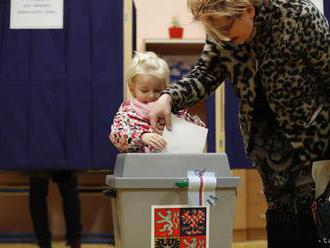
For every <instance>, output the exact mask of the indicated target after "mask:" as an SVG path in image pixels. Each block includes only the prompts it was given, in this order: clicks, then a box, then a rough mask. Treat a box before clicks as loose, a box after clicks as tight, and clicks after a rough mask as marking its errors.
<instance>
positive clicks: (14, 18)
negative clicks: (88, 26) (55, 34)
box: [10, 0, 63, 29]
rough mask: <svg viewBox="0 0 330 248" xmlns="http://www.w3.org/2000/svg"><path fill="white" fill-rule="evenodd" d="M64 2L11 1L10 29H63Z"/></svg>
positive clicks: (38, 0)
mask: <svg viewBox="0 0 330 248" xmlns="http://www.w3.org/2000/svg"><path fill="white" fill-rule="evenodd" d="M62 28H63V0H11V5H10V29H62Z"/></svg>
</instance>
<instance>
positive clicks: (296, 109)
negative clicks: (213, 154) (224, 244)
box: [163, 0, 330, 161]
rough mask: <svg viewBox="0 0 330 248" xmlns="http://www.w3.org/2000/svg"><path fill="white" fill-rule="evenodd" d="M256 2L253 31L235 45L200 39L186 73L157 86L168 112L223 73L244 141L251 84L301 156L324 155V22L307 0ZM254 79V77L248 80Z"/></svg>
mask: <svg viewBox="0 0 330 248" xmlns="http://www.w3.org/2000/svg"><path fill="white" fill-rule="evenodd" d="M267 2H268V3H267V4H261V5H260V6H256V17H255V22H254V25H255V35H254V37H253V38H252V39H251V40H250V41H249V42H247V43H245V44H243V45H237V46H236V45H233V44H231V43H225V44H222V45H220V44H217V43H215V42H214V41H212V40H207V41H206V44H205V47H204V50H203V53H202V55H201V57H200V59H199V61H198V62H197V64H196V65H195V66H194V67H193V69H192V71H191V72H190V74H188V75H187V76H186V77H185V78H184V79H182V80H181V81H179V82H178V83H177V84H175V85H174V86H172V87H171V88H170V89H168V90H166V91H164V92H163V93H167V94H170V95H171V96H172V98H173V103H174V104H173V111H178V110H179V109H181V108H183V107H186V106H191V105H193V104H195V103H196V102H198V101H200V100H201V99H203V98H205V97H207V96H208V95H210V94H211V93H213V92H214V91H215V90H216V88H217V87H218V86H219V85H220V84H221V83H222V82H223V81H224V80H225V79H229V80H230V82H231V83H232V86H233V88H234V92H235V94H236V96H237V97H238V98H239V101H240V114H239V118H240V124H241V131H242V133H243V139H244V143H245V148H246V151H247V153H248V154H250V153H251V151H252V147H251V143H250V139H251V137H252V136H253V135H254V134H253V132H251V126H252V124H253V125H254V124H255V125H257V124H258V123H254V121H253V112H254V102H255V98H256V84H257V81H259V82H258V83H260V84H261V88H262V91H263V93H264V94H265V97H266V100H267V102H268V104H269V106H270V108H271V110H272V111H273V112H274V115H275V118H276V120H277V121H278V123H279V125H280V127H281V128H282V129H283V130H284V134H285V136H286V138H287V139H288V141H289V142H290V143H291V145H292V146H293V147H294V149H295V150H296V151H297V152H298V155H299V156H300V159H301V160H302V161H309V160H320V159H324V158H326V154H325V153H326V151H327V145H328V137H329V135H330V134H329V129H330V127H329V104H327V102H328V99H327V97H328V96H329V86H330V31H329V24H328V22H327V20H326V19H325V17H324V16H323V15H322V14H321V13H320V11H319V10H318V9H317V8H316V7H315V6H314V5H313V3H311V2H310V1H309V0H290V1H287V0H269V1H267ZM256 78H259V80H257V81H256V80H255V79H256Z"/></svg>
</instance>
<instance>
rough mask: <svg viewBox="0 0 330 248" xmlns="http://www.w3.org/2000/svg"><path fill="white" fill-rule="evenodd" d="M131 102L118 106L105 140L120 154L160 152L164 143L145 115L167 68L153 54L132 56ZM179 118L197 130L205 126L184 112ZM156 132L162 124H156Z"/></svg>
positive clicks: (129, 76) (165, 78) (165, 83)
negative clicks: (108, 140)
mask: <svg viewBox="0 0 330 248" xmlns="http://www.w3.org/2000/svg"><path fill="white" fill-rule="evenodd" d="M127 82H128V87H129V90H130V93H131V95H132V97H131V99H130V100H128V101H125V102H123V103H122V104H121V106H120V108H119V110H118V112H117V113H116V115H115V117H114V120H113V124H112V126H111V133H110V135H109V138H110V140H111V142H112V143H113V144H114V146H115V147H116V148H117V149H118V150H119V151H120V152H160V151H162V150H164V149H165V147H166V141H165V139H164V138H163V137H162V136H161V135H160V134H158V133H156V132H155V131H154V130H153V129H152V128H151V126H150V121H149V119H148V114H149V110H150V108H151V106H152V105H153V103H154V102H155V101H156V100H157V99H158V98H159V97H160V95H161V92H162V91H163V90H164V89H166V88H167V86H168V82H169V67H168V65H167V63H166V62H165V60H163V59H161V58H159V57H158V56H157V55H156V54H155V53H153V52H145V53H139V52H136V53H135V56H134V58H133V60H132V63H131V65H130V67H129V69H128V72H127ZM176 115H177V116H178V117H179V118H184V119H185V120H186V121H189V122H191V123H194V124H196V125H199V126H203V127H204V126H205V124H204V123H203V122H202V121H201V120H200V119H199V118H198V117H197V116H193V115H190V114H189V113H188V112H187V111H183V110H182V111H179V112H178V113H177V114H176ZM158 128H159V129H160V130H163V129H164V123H162V122H161V123H158Z"/></svg>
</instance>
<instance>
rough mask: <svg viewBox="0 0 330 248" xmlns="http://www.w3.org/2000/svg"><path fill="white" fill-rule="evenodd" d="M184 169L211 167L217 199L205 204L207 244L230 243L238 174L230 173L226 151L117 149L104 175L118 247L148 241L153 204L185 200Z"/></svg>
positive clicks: (144, 247)
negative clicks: (123, 151) (109, 172)
mask: <svg viewBox="0 0 330 248" xmlns="http://www.w3.org/2000/svg"><path fill="white" fill-rule="evenodd" d="M188 171H190V172H191V171H205V172H214V174H213V175H215V180H214V181H215V184H214V185H215V186H214V191H215V196H216V198H217V200H216V201H215V204H214V205H213V206H210V207H209V227H208V243H209V245H208V247H210V248H218V247H219V248H231V244H232V229H233V213H234V207H235V201H236V189H237V187H238V184H239V177H233V176H232V174H231V171H230V168H229V164H228V159H227V156H226V154H219V153H199V154H163V153H151V154H150V153H149V154H146V153H127V154H119V155H118V156H117V160H116V164H115V169H114V173H113V175H108V176H107V178H106V184H107V185H108V186H109V190H108V191H107V192H106V195H107V196H110V197H111V204H112V214H113V221H114V237H115V247H116V248H149V247H151V246H152V244H151V229H152V223H151V209H152V207H151V206H153V205H158V206H159V205H166V206H168V205H186V204H188V195H189V190H188V187H189V186H188V185H189V178H188ZM191 183H192V180H191Z"/></svg>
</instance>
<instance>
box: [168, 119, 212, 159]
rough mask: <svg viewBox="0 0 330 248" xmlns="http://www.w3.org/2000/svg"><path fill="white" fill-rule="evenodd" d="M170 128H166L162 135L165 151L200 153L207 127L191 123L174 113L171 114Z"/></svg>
mask: <svg viewBox="0 0 330 248" xmlns="http://www.w3.org/2000/svg"><path fill="white" fill-rule="evenodd" d="M171 120H172V130H171V131H168V130H167V129H166V128H165V129H164V132H163V137H164V138H165V140H166V142H167V146H166V149H165V150H164V151H163V152H165V153H202V152H203V150H204V147H205V144H206V138H207V132H208V129H207V128H204V127H200V126H198V125H195V124H192V123H190V122H188V121H186V120H184V119H183V118H178V117H177V116H176V115H173V114H172V116H171Z"/></svg>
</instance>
